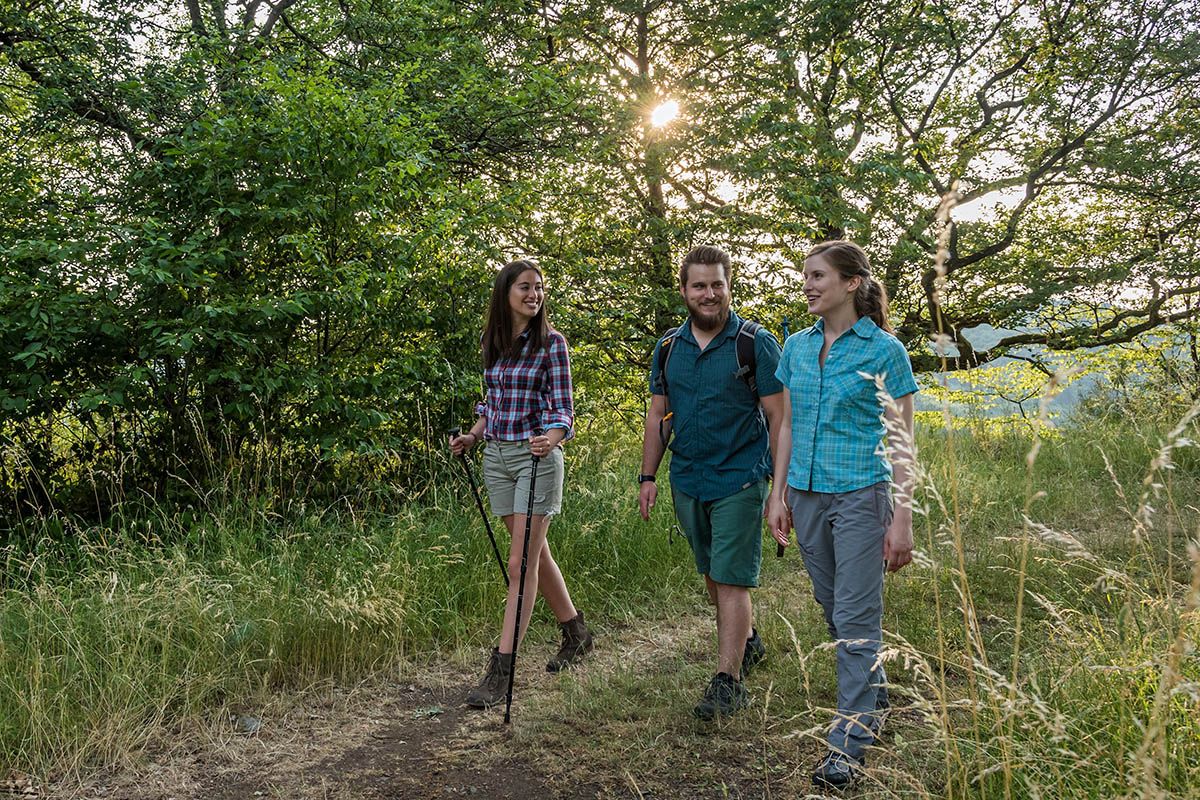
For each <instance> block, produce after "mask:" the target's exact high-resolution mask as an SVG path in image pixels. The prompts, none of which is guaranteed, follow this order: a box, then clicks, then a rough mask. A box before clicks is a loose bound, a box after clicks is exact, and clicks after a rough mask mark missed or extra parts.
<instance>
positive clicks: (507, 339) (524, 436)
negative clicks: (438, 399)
mask: <svg viewBox="0 0 1200 800" xmlns="http://www.w3.org/2000/svg"><path fill="white" fill-rule="evenodd" d="M483 364H484V372H483V378H484V384H485V386H486V387H487V400H486V401H485V402H484V403H481V404H480V405H479V406H477V407H476V409H475V413H476V414H477V415H478V419H476V420H475V424H474V425H473V426H472V427H471V430H470V431H468V432H467V433H464V434H462V435H461V436H456V437H454V438H453V439H451V440H450V449H451V451H453V452H454V454H455V455H458V454H459V453H463V452H465V451H467V450H469V449H470V448H472V447H474V446H475V444H476V443H477V442H479V441H480V440H483V441H484V443H485V444H484V452H483V477H484V483H486V484H487V489H488V501H489V503H490V504H491V507H492V513H493V514H495V515H497V516H498V517H501V518H502V519H503V520H504V524H505V526H506V527H507V528H508V532H509V535H510V536H511V542H510V545H509V551H508V574H509V575H511V576H513V580H511V581H510V582H509V587H508V602H507V604H506V605H505V609H504V623H503V625H502V626H501V630H500V645H499V647H494V648H492V655H491V658H490V659H489V661H488V667H487V673H486V674H485V675H484V678H483V681H482V683H480V684H479V686H478V687H476V688H475V690H474V691H472V692H471V693H470V694H469V695H468V696H467V705H469V706H473V707H475V708H487V707H488V706H491V705H493V704H495V703H498V702H500V701H501V700H503V699H504V696H505V693H506V692H507V690H508V676H509V674H510V673H511V671H512V642H513V627H514V625H515V624H516V607H517V581H516V579H515V577H516V576H517V575H518V574H520V570H521V548H522V545H523V543H524V532H525V515H526V512H527V511H530V509H529V508H528V507H527V504H528V503H529V480H530V475H531V473H532V471H533V464H532V459H531V458H530V456H531V455H535V456H537V457H538V458H539V460H540V463H539V464H538V473H537V481H536V483H535V486H534V497H533V508H532V512H533V521H532V525H531V526H530V535H529V560H528V562H527V573H526V578H525V586H526V591H528V592H529V593H530V594H536V592H538V591H539V590H540V591H541V593H542V596H543V597H545V598H546V602H547V603H549V605H550V610H551V611H553V612H554V616H555V617H557V618H558V624H559V627H560V628H562V634H563V643H562V647H561V648H560V649H559V651H558V654H557V655H556V656H555V657H554V658H552V659H551V660H550V661H549V663H547V664H546V669H547V670H549V671H550V672H557V671H558V670H560V669H562V668H563V667H565V666H567V665H568V664H570V663H572V662H573V661H575V660H577V659H579V658H581V657H582V656H583V655H584V654H585V653H587V652H588V651H589V650H591V649H592V634H591V632H590V631H589V630H588V628H587V626H586V625H585V624H584V622H583V612H581V611H578V610H577V609H576V608H575V606H574V604H572V603H571V596H570V594H569V593H568V592H567V585H566V583H565V582H564V581H563V577H562V572H560V571H559V569H558V565H557V564H556V563H554V557H553V556H551V555H550V545H549V542H548V541H547V539H546V533H547V530H548V529H549V527H550V518H551V517H552V516H554V515H555V514H557V513H558V512H559V511H560V510H561V507H562V484H563V457H562V447H561V443H562V442H563V441H565V440H567V439H570V438H571V437H572V436H574V435H575V432H574V428H573V425H574V422H575V407H574V401H573V399H572V396H571V362H570V359H569V357H568V355H567V341H566V339H564V338H563V336H562V334H561V333H559V332H558V331H556V330H554V329H553V328H551V327H550V323H549V321H548V320H547V317H546V306H545V293H544V291H543V288H542V271H541V270H540V269H538V267H537V266H536V265H535V264H534V263H533V262H531V261H513V262H512V263H510V264H507V265H505V267H504V268H503V269H502V270H500V272H499V273H498V274H497V275H496V281H495V283H494V284H493V286H492V300H491V304H490V306H489V307H488V315H487V321H486V322H485V323H484V328H483ZM532 613H533V603H525V604H524V605H523V607H522V608H521V636H524V635H525V629H526V628H527V627H528V626H529V618H530V615H531V614H532Z"/></svg>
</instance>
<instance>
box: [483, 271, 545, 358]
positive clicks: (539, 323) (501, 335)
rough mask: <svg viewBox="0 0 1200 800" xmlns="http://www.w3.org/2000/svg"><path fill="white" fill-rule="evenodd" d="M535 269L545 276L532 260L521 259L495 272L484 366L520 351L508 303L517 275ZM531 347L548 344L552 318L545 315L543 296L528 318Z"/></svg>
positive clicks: (485, 327) (533, 349)
mask: <svg viewBox="0 0 1200 800" xmlns="http://www.w3.org/2000/svg"><path fill="white" fill-rule="evenodd" d="M529 270H533V271H534V272H536V273H537V275H538V277H539V278H542V277H543V276H542V270H541V269H540V268H539V267H538V265H537V264H534V263H533V262H532V261H526V260H524V259H518V260H517V261H510V262H509V263H507V264H505V265H504V267H503V269H501V270H500V271H499V272H497V273H496V280H495V282H494V283H493V284H492V300H491V302H490V303H489V304H488V313H487V321H486V322H484V323H483V366H484V368H485V369H487V368H490V367H494V366H495V365H496V362H497V361H499V360H500V359H502V358H504V357H505V356H510V357H513V358H515V357H516V356H517V355H519V354H520V348H519V347H518V344H517V342H518V340H517V337H515V336H513V313H512V307H511V306H510V305H509V304H508V293H509V290H511V289H512V285H513V284H514V283H516V282H517V278H519V277H521V275H522V274H524V273H526V272H528V271H529ZM528 330H529V345H528V346H529V349H530V352H534V353H536V352H538V351H540V350H541V349H542V348H543V347H545V346H546V339H547V338H549V335H550V320H549V318H548V317H547V316H546V301H545V298H544V297H543V299H542V305H541V308H539V309H538V311H537V314H535V315H534V316H533V319H531V320H530V321H529V328H528Z"/></svg>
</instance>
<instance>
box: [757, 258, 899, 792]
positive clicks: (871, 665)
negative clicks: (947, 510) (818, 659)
mask: <svg viewBox="0 0 1200 800" xmlns="http://www.w3.org/2000/svg"><path fill="white" fill-rule="evenodd" d="M804 295H805V297H806V298H807V299H808V309H809V311H810V312H811V313H812V314H813V315H814V316H816V317H817V318H818V319H817V323H816V324H815V325H813V326H812V327H811V328H808V329H806V330H803V331H800V332H799V333H796V334H795V335H793V336H791V337H789V338H788V340H787V343H786V344H785V345H784V348H783V356H782V358H781V359H780V362H779V369H778V371H777V372H776V373H775V374H776V376H777V377H778V378H779V379H780V381H782V382H783V385H784V390H783V398H784V400H783V404H784V420H785V421H784V424H782V425H780V426H779V427H778V430H775V431H772V435H774V436H776V437H778V438H777V440H776V446H775V448H774V451H775V452H776V453H791V458H790V459H782V458H781V459H779V460H778V461H777V462H776V464H775V482H774V487H773V488H772V490H771V495H770V497H769V498H768V500H767V516H768V521H769V524H770V527H771V531H772V533H773V534H774V536H775V539H776V540H777V541H778V542H779V543H780V544H782V545H785V546H786V545H787V544H788V531H789V529H790V528H791V527H793V526H794V527H795V529H796V542H797V544H798V545H799V546H800V550H801V553H802V555H803V558H804V566H805V568H806V569H807V570H808V574H809V576H810V577H811V578H812V584H813V594H814V595H815V596H816V599H817V602H818V603H820V605H821V608H822V609H823V610H824V612H825V622H826V624H827V625H828V627H829V634H830V636H831V637H832V638H833V639H834V640H835V641H837V675H838V704H837V714H836V715H835V719H834V721H833V724H832V725H831V728H830V732H829V736H828V744H829V751H828V752H827V753H826V755H825V757H824V758H823V759H822V760H821V763H820V764H819V765H818V766H817V769H816V771H815V772H814V773H813V776H812V777H813V783H815V784H816V785H818V786H825V787H829V788H835V789H845V788H848V787H849V786H851V785H852V784H853V783H854V782H855V779H856V778H857V775H858V772H859V770H860V768H861V767H862V765H863V763H864V759H865V753H866V749H867V748H868V747H869V746H870V745H871V744H872V743H874V741H875V737H876V736H877V735H878V733H879V731H880V729H881V728H882V726H883V721H884V718H885V717H886V715H887V712H888V710H889V709H890V705H889V703H888V696H887V689H886V687H885V684H886V683H887V676H886V674H885V673H884V669H883V664H882V663H880V662H879V648H880V639H881V637H882V624H883V573H884V569H885V568H886V569H888V570H891V571H895V570H898V569H900V568H901V567H903V566H904V565H905V564H907V563H908V562H909V561H911V560H912V549H913V533H912V503H911V501H912V487H911V485H910V468H909V467H910V463H911V442H912V429H913V394H914V393H915V392H916V391H917V384H916V381H915V379H914V378H913V373H912V364H911V362H910V361H909V357H908V352H907V351H906V350H905V348H904V345H903V344H901V343H900V341H899V340H898V339H897V338H896V337H895V335H894V334H893V332H892V327H891V325H890V324H888V319H887V311H888V299H887V291H886V290H885V289H884V287H883V285H882V284H880V283H879V281H878V280H876V279H875V278H874V276H872V275H871V265H870V261H869V260H868V259H867V254H866V253H865V252H864V251H863V249H862V248H861V247H859V246H858V245H856V244H854V243H852V242H846V241H835V242H823V243H822V244H818V245H816V246H815V247H813V249H812V250H810V251H809V253H808V257H807V258H806V259H805V261H804ZM880 384H882V389H881V386H880ZM885 419H886V420H887V426H886V427H885V424H884V420H885ZM888 431H891V434H890V435H888V440H889V441H888V444H889V445H890V447H888V448H886V449H885V448H884V447H883V444H884V438H885V435H887V434H888ZM897 440H899V441H897ZM898 444H899V445H901V446H897V445H898ZM893 472H894V476H893ZM893 477H894V481H893ZM893 482H894V484H895V486H896V487H897V493H896V498H895V500H896V503H895V507H894V510H893V497H892V485H893Z"/></svg>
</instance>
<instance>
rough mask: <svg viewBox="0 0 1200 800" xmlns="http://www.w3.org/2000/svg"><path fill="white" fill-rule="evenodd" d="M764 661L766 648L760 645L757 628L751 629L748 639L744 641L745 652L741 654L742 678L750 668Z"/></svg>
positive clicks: (760, 640)
mask: <svg viewBox="0 0 1200 800" xmlns="http://www.w3.org/2000/svg"><path fill="white" fill-rule="evenodd" d="M766 660H767V647H766V645H764V644H763V643H762V639H760V638H758V628H751V629H750V638H749V639H747V640H746V651H745V652H744V653H742V677H743V678H745V677H746V673H747V672H749V671H750V669H751V667H754V666H755V665H757V664H761V663H762V662H764V661H766Z"/></svg>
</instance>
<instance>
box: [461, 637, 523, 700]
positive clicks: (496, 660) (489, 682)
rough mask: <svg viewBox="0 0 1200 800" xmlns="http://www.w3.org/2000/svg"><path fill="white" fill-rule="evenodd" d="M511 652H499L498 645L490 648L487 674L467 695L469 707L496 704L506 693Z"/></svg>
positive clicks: (511, 660)
mask: <svg viewBox="0 0 1200 800" xmlns="http://www.w3.org/2000/svg"><path fill="white" fill-rule="evenodd" d="M512 663H513V657H512V653H501V652H500V649H499V648H498V647H493V648H492V657H491V658H490V659H488V665H487V674H485V675H484V676H483V682H482V683H480V684H479V685H478V686H476V687H475V688H474V689H472V690H471V693H470V694H469V695H467V705H469V706H470V707H471V708H488V707H490V706H494V705H496V703H499V702H500V701H501V700H503V699H504V698H505V696H506V695H507V694H508V676H509V675H510V674H512Z"/></svg>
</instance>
